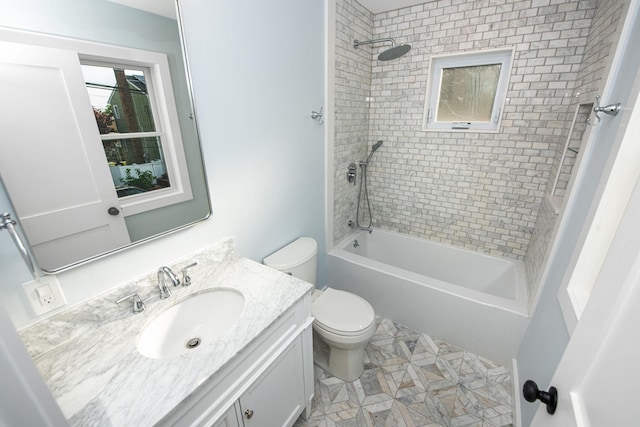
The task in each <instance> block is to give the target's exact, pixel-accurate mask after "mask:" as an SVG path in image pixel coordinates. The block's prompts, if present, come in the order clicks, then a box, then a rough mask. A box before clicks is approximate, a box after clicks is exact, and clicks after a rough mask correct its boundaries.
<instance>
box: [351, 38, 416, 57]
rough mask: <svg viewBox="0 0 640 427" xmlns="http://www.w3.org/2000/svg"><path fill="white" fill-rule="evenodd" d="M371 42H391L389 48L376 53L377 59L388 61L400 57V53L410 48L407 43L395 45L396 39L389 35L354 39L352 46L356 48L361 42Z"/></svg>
mask: <svg viewBox="0 0 640 427" xmlns="http://www.w3.org/2000/svg"><path fill="white" fill-rule="evenodd" d="M373 43H391V47H390V48H389V49H387V50H385V51H383V52H382V53H381V54H380V55H378V60H379V61H390V60H392V59H396V58H400V57H401V56H402V55H405V54H406V53H407V52H409V50H410V49H411V45H409V44H401V45H398V46H396V41H395V40H394V39H392V38H390V37H389V38H386V39H376V40H364V41H360V40H354V41H353V47H354V48H355V49H357V48H358V46H361V45H363V44H373Z"/></svg>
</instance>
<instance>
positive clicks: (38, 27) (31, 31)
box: [0, 1, 213, 274]
mask: <svg viewBox="0 0 640 427" xmlns="http://www.w3.org/2000/svg"><path fill="white" fill-rule="evenodd" d="M69 3H72V2H69ZM105 3H109V6H108V7H111V6H112V5H113V7H120V8H123V11H124V10H128V9H132V8H130V7H127V6H123V5H119V4H117V3H112V2H108V1H105ZM32 8H33V6H32ZM133 10H136V11H137V12H140V13H149V12H145V11H143V10H139V9H133ZM9 15H11V14H9ZM20 18H21V19H17V20H15V22H17V26H14V25H11V26H10V25H7V23H8V22H11V23H12V24H14V21H13V20H12V17H11V16H9V17H8V18H7V19H6V20H5V19H0V30H2V31H10V32H17V33H22V34H26V35H33V36H34V37H36V36H37V37H50V38H60V39H68V40H72V41H80V42H87V41H88V42H91V43H100V44H103V45H107V46H109V45H113V44H112V43H111V42H110V41H109V42H104V41H97V40H95V39H90V38H87V39H84V38H80V37H75V36H70V35H69V34H58V33H57V32H53V31H52V28H51V26H48V25H47V24H46V23H45V24H43V23H42V21H43V20H46V18H40V20H38V19H36V20H35V21H36V23H35V24H33V25H31V21H29V23H28V24H26V23H25V24H23V25H24V26H25V27H28V28H24V27H21V26H20V23H21V22H20V21H21V20H22V21H23V22H27V21H26V20H25V19H28V18H27V17H24V16H21V17H20ZM166 19H170V18H166ZM175 22H176V27H177V37H178V39H177V40H175V42H177V43H178V45H179V47H180V57H179V58H178V59H179V60H180V61H181V62H182V64H177V66H181V67H182V71H183V72H184V79H183V78H182V77H183V76H181V75H180V76H177V77H173V76H172V81H173V82H174V83H175V82H176V81H179V82H180V85H184V89H185V90H186V95H187V96H188V108H190V111H184V109H185V108H184V107H185V106H186V105H187V100H185V99H184V98H183V101H182V104H184V105H182V107H183V111H180V113H181V116H188V117H189V118H190V119H191V120H192V124H193V136H194V138H195V141H194V142H193V143H195V144H197V149H196V148H195V146H194V147H193V148H192V153H193V155H194V156H195V154H196V153H197V156H198V157H199V158H200V164H199V165H197V167H199V168H201V171H202V172H201V174H202V182H201V183H199V184H198V185H201V186H202V193H203V194H198V196H199V197H206V202H205V201H202V202H201V204H202V205H201V209H202V211H203V212H204V210H205V206H206V215H205V216H204V217H201V218H199V219H197V220H194V221H190V222H188V223H184V224H181V225H179V226H177V227H173V228H170V229H166V230H164V231H161V232H158V233H156V234H154V235H151V236H148V237H143V238H140V239H138V240H135V241H133V242H131V243H130V244H127V245H124V246H121V247H118V248H115V249H113V250H109V251H106V252H104V253H100V254H97V255H92V256H89V257H86V258H83V259H80V260H78V261H77V262H72V263H69V264H67V265H63V266H61V267H60V268H52V269H43V268H41V267H40V265H39V264H38V262H37V259H36V258H35V257H33V259H34V260H35V261H36V264H37V267H38V269H39V270H40V271H42V272H44V273H48V274H56V273H59V272H63V271H67V270H70V269H73V268H75V267H78V266H81V265H84V264H86V263H89V262H93V261H95V260H97V259H101V258H103V257H106V256H109V255H112V254H115V253H119V252H121V251H124V250H127V249H129V248H132V247H137V246H138V245H142V244H145V243H147V242H150V241H152V240H155V239H158V238H161V237H164V236H166V235H169V234H172V233H175V232H177V231H180V230H183V229H185V228H189V227H192V226H193V225H195V224H197V223H199V222H201V221H205V220H207V219H209V218H210V217H211V215H212V212H213V209H212V203H211V194H210V189H209V184H208V179H207V171H206V165H205V162H204V153H203V147H202V140H201V137H200V130H199V126H198V122H197V120H196V111H195V103H194V95H193V85H192V80H191V74H190V70H189V64H188V60H187V55H186V46H185V43H184V34H183V29H182V22H181V20H180V19H179V15H178V19H175ZM57 25H64V24H57ZM54 26H55V25H54ZM132 48H134V49H142V50H144V48H140V47H137V46H132ZM176 50H177V49H176ZM174 56H176V57H177V56H178V55H177V52H176V54H175V55H174ZM180 61H177V62H180ZM183 92H184V91H183ZM176 104H178V105H179V104H180V103H179V102H176ZM183 124H184V123H183ZM180 131H181V133H184V132H183V126H180ZM188 167H189V165H188ZM198 181H199V180H198ZM2 190H3V191H5V193H6V190H5V189H4V188H2ZM6 194H7V197H8V193H6ZM8 198H9V203H10V204H11V203H12V202H11V199H10V197H8ZM11 207H12V210H13V212H14V213H15V209H13V206H11ZM14 216H15V217H16V218H15V219H16V220H17V221H18V223H19V221H20V218H19V217H18V216H17V214H16V215H14ZM22 234H24V233H22ZM29 250H30V251H31V248H30V247H29ZM31 253H32V255H33V252H32V251H31Z"/></svg>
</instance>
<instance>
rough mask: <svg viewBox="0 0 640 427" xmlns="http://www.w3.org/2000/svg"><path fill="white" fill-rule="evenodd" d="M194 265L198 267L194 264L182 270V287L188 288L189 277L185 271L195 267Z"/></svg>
mask: <svg viewBox="0 0 640 427" xmlns="http://www.w3.org/2000/svg"><path fill="white" fill-rule="evenodd" d="M196 265H198V263H197V262H194V263H191V264H189V265H187V266H186V267H183V268H182V270H181V271H182V286H189V285H190V284H191V276H189V274H188V273H187V269H189V268H191V267H195V266H196Z"/></svg>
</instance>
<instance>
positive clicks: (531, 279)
mask: <svg viewBox="0 0 640 427" xmlns="http://www.w3.org/2000/svg"><path fill="white" fill-rule="evenodd" d="M629 4H630V0H620V1H614V2H608V1H598V2H597V5H596V9H595V12H594V16H593V19H592V24H591V28H590V31H589V36H588V38H587V44H586V48H585V54H584V58H583V61H582V64H581V68H580V71H579V73H578V82H577V85H576V89H575V98H576V99H575V103H574V105H573V106H572V107H571V109H570V111H573V112H575V111H576V108H577V104H579V103H589V102H593V100H594V98H595V95H597V94H598V93H601V91H602V89H603V85H604V79H605V77H606V75H607V73H608V70H609V67H610V62H611V58H612V56H613V53H614V50H615V47H616V45H617V40H618V38H619V35H620V31H621V28H622V23H623V17H624V16H625V15H626V13H627V10H628V8H629ZM584 110H585V107H580V114H582V113H584ZM583 120H584V117H583V116H580V117H579V121H580V122H582V124H581V125H579V126H578V127H577V131H578V132H577V134H576V135H575V137H576V138H577V139H580V140H581V141H580V143H578V141H572V142H571V143H570V145H571V146H572V147H573V146H574V143H575V144H576V145H582V143H583V142H584V138H587V137H588V130H589V128H588V127H585V126H584V122H583ZM569 126H570V124H569ZM564 138H565V139H564V140H566V136H565V137H564ZM573 139H574V137H573V136H572V140H573ZM563 148H564V147H563V146H562V144H560V145H559V146H558V149H557V152H556V157H555V158H554V170H553V174H552V175H551V178H550V179H549V182H548V184H547V192H550V191H551V189H552V186H553V181H554V179H555V174H556V173H557V168H559V167H560V158H561V156H562V151H561V150H562V149H563ZM571 155H572V154H570V156H571ZM571 161H573V162H575V159H572V160H571ZM576 167H577V165H575V164H574V165H572V170H575V169H576ZM563 169H564V166H563ZM559 181H560V183H559V184H560V185H559V187H560V188H561V191H560V192H556V194H558V195H562V196H564V195H565V194H566V191H567V190H568V183H569V181H570V176H566V175H564V176H563V175H561V177H560V180H559ZM558 219H559V217H558V216H557V215H556V214H555V213H553V209H552V207H551V205H550V204H549V201H548V200H546V199H545V200H544V201H543V203H542V205H541V208H540V212H539V215H538V218H537V220H536V225H535V227H534V230H533V234H532V237H531V241H530V242H529V248H528V250H527V255H526V257H525V260H524V265H525V272H526V277H527V288H528V290H529V295H530V296H533V295H534V294H535V292H536V290H537V287H538V283H539V281H540V279H541V274H542V269H543V267H544V263H545V261H546V259H547V257H548V256H549V253H548V249H549V246H550V245H551V242H552V239H553V238H554V235H555V229H556V226H557V224H556V223H557V221H558Z"/></svg>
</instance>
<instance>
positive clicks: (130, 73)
mask: <svg viewBox="0 0 640 427" xmlns="http://www.w3.org/2000/svg"><path fill="white" fill-rule="evenodd" d="M82 73H83V75H84V79H85V84H86V87H87V92H88V94H89V98H90V100H91V105H92V107H93V114H94V116H95V119H96V124H97V127H98V131H99V133H100V138H101V139H102V145H103V149H104V152H105V156H106V159H107V164H108V166H109V170H110V172H111V177H112V179H113V184H114V186H115V189H116V192H117V194H118V197H119V198H122V197H130V196H136V195H140V194H143V193H146V192H149V191H154V190H160V189H163V188H167V187H170V186H171V183H170V181H169V175H168V173H167V167H166V162H165V159H164V153H163V149H162V137H163V135H162V132H160V131H159V129H163V126H162V123H160V122H159V115H158V114H155V113H154V112H155V111H157V110H156V108H155V102H154V101H155V100H154V99H153V91H152V90H151V87H152V85H153V82H152V81H151V78H150V74H151V73H149V72H148V70H145V69H130V67H126V68H125V67H119V66H118V65H111V64H108V65H102V64H90V63H84V64H83V65H82Z"/></svg>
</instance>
